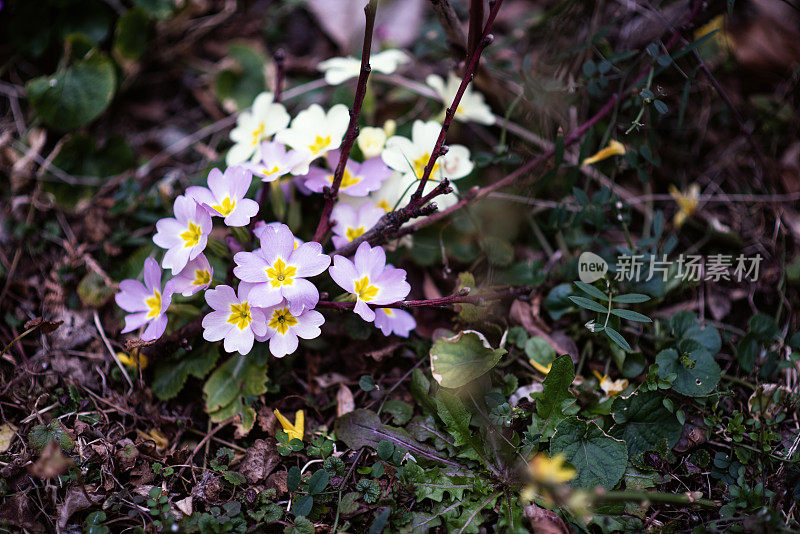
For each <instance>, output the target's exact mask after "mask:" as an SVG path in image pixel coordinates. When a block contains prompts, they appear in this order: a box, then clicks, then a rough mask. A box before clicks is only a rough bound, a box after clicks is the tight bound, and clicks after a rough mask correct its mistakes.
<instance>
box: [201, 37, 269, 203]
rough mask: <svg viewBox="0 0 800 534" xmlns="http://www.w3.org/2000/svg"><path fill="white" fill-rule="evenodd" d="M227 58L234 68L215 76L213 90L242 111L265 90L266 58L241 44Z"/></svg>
mask: <svg viewBox="0 0 800 534" xmlns="http://www.w3.org/2000/svg"><path fill="white" fill-rule="evenodd" d="M228 56H229V57H230V58H232V59H233V60H235V61H236V66H235V68H232V69H226V70H223V71H221V72H220V73H219V74H217V77H216V79H215V80H214V88H215V91H216V93H217V97H218V98H219V99H220V101H222V102H224V101H226V100H232V101H233V102H235V104H236V107H237V109H244V108H247V107H249V106H251V105H252V104H253V101H254V100H255V98H256V97H257V96H258V95H259V93H262V92H263V91H264V90H265V89H266V84H267V82H266V78H265V77H264V66H265V65H266V63H267V58H266V57H265V56H264V54H263V53H262V52H261V51H260V50H258V49H256V48H253V47H252V46H249V45H247V44H243V43H236V44H232V45H230V46H229V47H228ZM281 198H283V196H282V195H281Z"/></svg>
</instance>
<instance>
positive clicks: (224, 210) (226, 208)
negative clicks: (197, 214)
mask: <svg viewBox="0 0 800 534" xmlns="http://www.w3.org/2000/svg"><path fill="white" fill-rule="evenodd" d="M211 207H212V208H213V209H215V210H216V211H217V213H219V214H220V215H222V216H223V217H227V216H228V215H230V214H231V212H232V211H233V208H235V207H236V201H235V200H231V197H225V199H224V200H223V201H222V203H221V204H218V205H216V206H211Z"/></svg>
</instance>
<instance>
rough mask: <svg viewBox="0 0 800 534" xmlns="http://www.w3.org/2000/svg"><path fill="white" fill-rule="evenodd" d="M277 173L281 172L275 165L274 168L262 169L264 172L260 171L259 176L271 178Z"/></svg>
mask: <svg viewBox="0 0 800 534" xmlns="http://www.w3.org/2000/svg"><path fill="white" fill-rule="evenodd" d="M277 172H281V168H280V167H278V166H277V165H275V166H274V167H272V168H271V169H264V170H262V171H261V174H263V175H264V176H272V175H273V174H275V173H277Z"/></svg>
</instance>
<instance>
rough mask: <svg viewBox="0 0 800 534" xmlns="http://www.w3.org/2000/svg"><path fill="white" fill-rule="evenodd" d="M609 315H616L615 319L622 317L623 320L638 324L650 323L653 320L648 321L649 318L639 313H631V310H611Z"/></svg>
mask: <svg viewBox="0 0 800 534" xmlns="http://www.w3.org/2000/svg"><path fill="white" fill-rule="evenodd" d="M611 313H612V314H613V315H616V316H617V317H622V318H623V319H627V320H628V321H636V322H639V323H652V322H653V320H652V319H650V317H648V316H646V315H642V314H641V313H637V312H635V311H632V310H620V309H617V310H611Z"/></svg>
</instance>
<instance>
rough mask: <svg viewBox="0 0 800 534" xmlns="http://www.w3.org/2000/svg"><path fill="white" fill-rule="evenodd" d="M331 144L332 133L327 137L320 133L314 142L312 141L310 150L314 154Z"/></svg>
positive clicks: (309, 146)
mask: <svg viewBox="0 0 800 534" xmlns="http://www.w3.org/2000/svg"><path fill="white" fill-rule="evenodd" d="M330 144H331V136H330V135H327V136H325V137H322V136H320V135H318V136H317V137H316V138H315V139H314V142H313V143H311V144H310V145H308V150H309V151H310V152H311V153H312V154H318V153H320V152H321V151H322V150H324V149H325V148H328V145H330Z"/></svg>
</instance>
